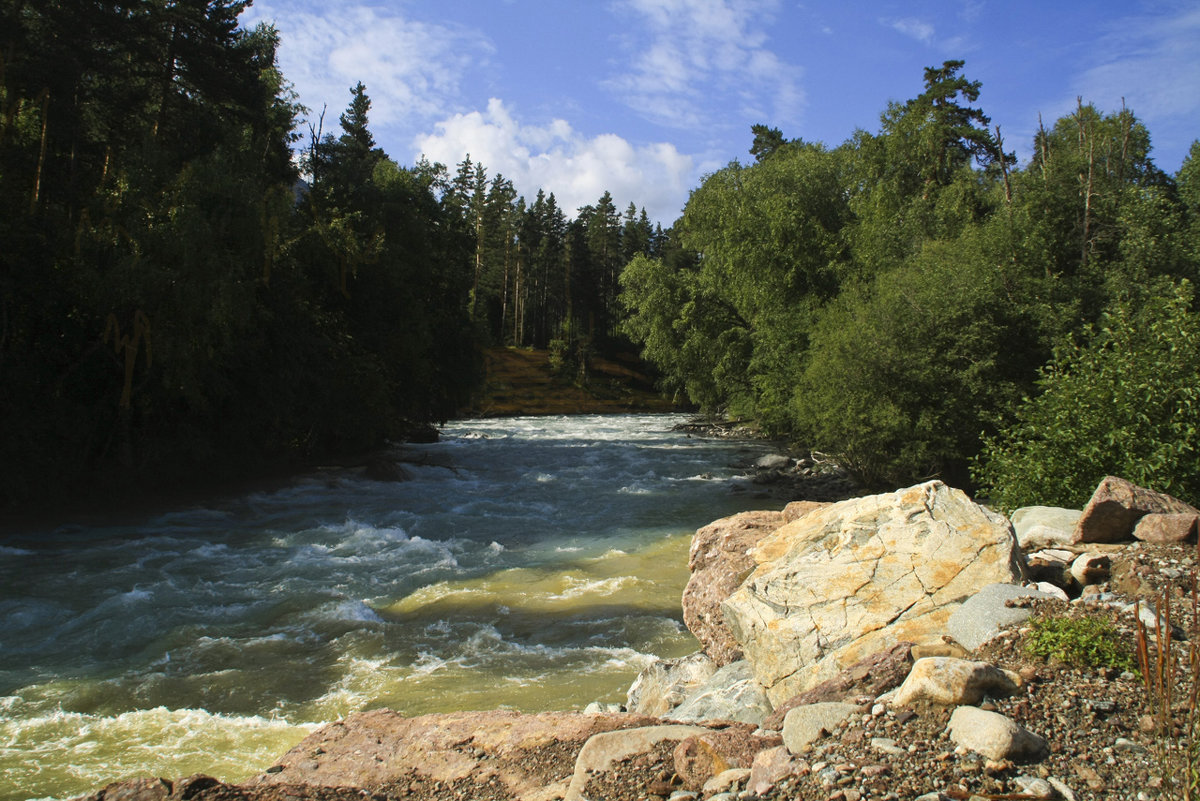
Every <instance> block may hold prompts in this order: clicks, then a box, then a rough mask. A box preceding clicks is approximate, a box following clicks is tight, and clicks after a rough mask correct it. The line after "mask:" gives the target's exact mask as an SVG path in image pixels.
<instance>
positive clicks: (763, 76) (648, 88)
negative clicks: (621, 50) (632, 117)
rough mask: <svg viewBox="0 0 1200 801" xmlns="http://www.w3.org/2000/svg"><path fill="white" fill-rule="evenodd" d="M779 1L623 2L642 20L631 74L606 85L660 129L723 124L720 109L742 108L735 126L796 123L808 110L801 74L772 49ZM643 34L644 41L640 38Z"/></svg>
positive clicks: (637, 23) (633, 28)
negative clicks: (770, 31)
mask: <svg viewBox="0 0 1200 801" xmlns="http://www.w3.org/2000/svg"><path fill="white" fill-rule="evenodd" d="M778 6H779V3H778V0H617V2H616V7H617V8H618V9H622V10H625V11H627V12H631V13H632V14H633V15H635V16H636V17H638V18H639V19H636V20H634V21H632V22H631V23H629V24H627V25H626V30H627V31H629V32H632V34H631V38H630V40H629V44H628V47H629V48H630V51H631V52H632V54H633V58H632V63H631V65H630V67H629V69H627V70H625V71H624V72H622V73H621V74H619V75H616V76H614V77H612V78H610V79H609V80H607V81H605V82H604V86H605V87H606V88H607V89H608V90H610V91H611V92H612V93H613V94H614V95H616V96H617V97H618V98H619V99H620V100H621V101H622V102H624V103H625V104H626V105H628V106H630V107H631V108H633V109H634V110H636V111H638V112H639V113H640V114H642V115H643V116H644V117H646V118H647V119H649V120H651V121H652V122H655V123H658V124H661V125H667V126H672V127H679V128H695V127H698V126H701V125H708V126H712V125H720V124H722V123H723V122H724V121H722V120H719V119H714V114H715V112H714V109H715V108H719V107H720V106H721V105H722V101H726V102H728V101H732V102H733V104H734V105H735V109H734V113H735V115H736V116H737V119H736V121H734V120H730V121H729V122H731V123H732V124H734V125H737V126H745V125H749V124H750V123H754V122H769V123H771V124H785V125H786V124H788V123H794V122H796V121H797V120H798V115H799V114H800V112H801V110H802V109H803V106H804V92H803V89H802V88H801V86H800V77H801V70H800V69H799V68H798V67H795V66H793V65H790V64H787V63H785V62H784V61H783V60H782V59H780V58H779V57H778V56H777V55H776V54H775V53H774V52H772V51H771V50H770V49H769V48H768V47H767V40H768V36H767V30H768V27H769V25H770V23H771V22H772V20H773V18H774V15H775V12H776V11H777V9H778ZM638 32H643V33H644V35H643V36H641V37H639V36H637V33H638Z"/></svg>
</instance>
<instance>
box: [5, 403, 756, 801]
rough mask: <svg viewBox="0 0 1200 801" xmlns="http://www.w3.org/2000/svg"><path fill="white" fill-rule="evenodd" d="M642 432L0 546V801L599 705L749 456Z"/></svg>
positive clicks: (660, 431) (617, 425)
mask: <svg viewBox="0 0 1200 801" xmlns="http://www.w3.org/2000/svg"><path fill="white" fill-rule="evenodd" d="M679 420H680V418H678V417H672V416H662V415H641V416H636V415H635V416H605V417H591V416H582V417H557V418H533V417H526V418H512V419H502V420H490V421H464V422H458V423H454V424H452V425H449V426H447V427H446V428H445V429H444V430H443V438H442V441H441V442H438V443H434V444H430V445H419V446H407V447H406V453H407V454H408V457H409V458H410V459H416V460H418V461H424V462H425V464H422V465H413V464H408V465H406V469H407V470H408V472H409V473H410V474H411V480H409V481H405V482H401V483H382V482H376V481H370V480H367V479H365V478H361V477H358V476H356V475H354V474H351V473H345V472H343V473H330V474H324V475H321V476H316V477H312V478H309V479H305V480H302V481H299V482H296V483H295V484H294V485H293V486H291V487H289V488H287V489H284V490H280V491H276V492H271V493H259V494H254V495H250V496H248V497H244V498H240V499H237V500H235V501H225V502H222V503H220V504H216V505H212V506H202V507H197V508H190V509H185V510H180V511H177V512H172V513H170V514H166V515H163V516H160V517H158V518H156V519H153V520H150V521H147V522H144V523H140V524H138V525H122V526H111V527H104V528H89V529H81V528H66V529H60V530H58V531H54V532H51V533H49V534H47V533H34V532H30V533H29V534H28V536H18V537H16V538H12V539H9V540H7V541H5V542H4V543H3V544H0V576H3V580H2V582H0V801H16V800H17V799H28V798H40V797H67V796H71V795H74V794H78V793H83V792H86V791H90V790H93V789H95V788H96V787H97V786H99V785H100V784H102V783H103V782H104V781H106V780H109V779H113V778H119V777H123V776H128V775H131V774H152V775H160V776H184V775H188V774H191V773H195V772H203V773H208V774H210V775H215V776H218V777H220V778H223V779H226V780H240V779H243V778H245V777H247V776H249V775H252V774H254V773H257V772H260V771H261V770H263V769H264V768H265V767H267V766H268V765H269V764H270V763H271V762H273V761H274V759H275V758H277V757H278V756H279V755H281V754H282V753H283V752H284V751H285V750H287V749H288V748H290V747H291V746H292V745H294V744H295V743H296V742H297V741H299V740H300V738H301V737H303V736H304V735H305V734H306V733H307V732H309V731H311V730H312V729H313V728H314V727H315V726H316V725H318V724H319V723H321V722H324V721H328V720H333V719H336V718H339V717H342V716H345V715H347V714H349V713H351V712H355V711H358V710H362V709H368V708H373V707H379V706H387V707H390V708H393V709H396V710H398V711H400V712H402V713H405V714H422V713H427V712H437V711H450V710H459V709H483V708H494V707H499V706H506V707H512V708H516V709H522V710H525V711H543V710H549V709H570V708H577V707H582V706H584V705H586V704H587V703H589V702H590V701H593V700H602V701H620V700H622V698H623V694H624V691H625V689H626V688H627V687H628V685H629V682H630V681H631V679H632V678H633V677H634V676H635V675H636V673H637V671H638V670H640V669H641V668H642V667H643V666H644V665H645V664H647V662H648V661H649V660H650V659H652V658H653V657H654V656H656V655H657V656H676V655H680V654H683V653H686V652H688V651H691V650H693V649H694V648H695V640H694V639H692V637H691V635H690V634H689V633H688V632H687V630H686V629H684V628H683V626H682V624H681V623H680V612H679V597H680V593H681V591H682V589H683V585H684V584H685V582H686V580H687V550H688V544H689V542H690V535H691V533H692V532H693V531H694V530H695V529H696V528H697V527H698V526H700V525H703V524H705V523H707V522H709V521H710V520H712V519H715V518H717V517H720V516H723V515H726V514H730V513H732V512H734V511H739V510H742V509H747V508H753V507H755V506H760V507H761V506H765V505H778V503H777V502H775V503H773V502H771V501H762V500H754V499H753V493H752V492H750V491H748V487H747V485H746V483H745V479H744V478H742V477H739V473H740V472H741V471H740V470H739V469H738V468H737V467H736V465H738V464H745V463H746V462H747V461H748V460H749V459H752V458H753V457H755V456H757V455H759V454H760V453H762V446H760V445H757V444H755V443H745V442H738V443H734V442H722V441H712V440H703V439H697V438H689V437H687V436H686V435H685V434H681V433H677V432H674V431H672V430H671V427H672V425H673V424H675V423H677V422H679Z"/></svg>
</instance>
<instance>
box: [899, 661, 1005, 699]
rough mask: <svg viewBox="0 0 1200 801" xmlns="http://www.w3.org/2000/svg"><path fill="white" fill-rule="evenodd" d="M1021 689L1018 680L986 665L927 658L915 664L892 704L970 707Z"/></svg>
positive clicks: (984, 663)
mask: <svg viewBox="0 0 1200 801" xmlns="http://www.w3.org/2000/svg"><path fill="white" fill-rule="evenodd" d="M1020 686H1021V678H1020V676H1018V675H1016V674H1015V673H1009V672H1006V671H1003V670H1001V669H1000V668H998V667H996V666H995V665H991V664H989V663H987V662H970V661H967V660H966V659H953V658H950V657H930V658H927V659H918V660H917V662H916V664H914V665H913V669H912V671H911V672H910V673H909V674H908V678H906V679H905V680H904V683H903V684H901V685H900V689H899V690H897V691H896V697H895V698H894V699H893V700H892V703H893V704H895V705H896V706H911V705H912V704H914V703H916V702H918V701H927V702H929V703H933V704H940V705H941V706H955V705H958V704H972V705H973V704H978V703H979V702H980V701H982V700H983V699H984V697H991V698H1002V697H1005V696H1009V695H1012V694H1013V693H1014V692H1016V691H1017V690H1018V689H1020Z"/></svg>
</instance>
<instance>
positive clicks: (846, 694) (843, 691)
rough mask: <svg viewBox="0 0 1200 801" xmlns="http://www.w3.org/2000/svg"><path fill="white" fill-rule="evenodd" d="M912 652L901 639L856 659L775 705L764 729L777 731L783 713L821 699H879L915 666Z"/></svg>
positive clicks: (781, 723) (781, 721) (909, 644)
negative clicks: (821, 680)
mask: <svg viewBox="0 0 1200 801" xmlns="http://www.w3.org/2000/svg"><path fill="white" fill-rule="evenodd" d="M912 651H913V649H912V643H907V642H902V643H899V644H897V645H894V646H892V647H891V648H888V649H886V650H884V651H878V652H876V653H873V654H871V655H870V656H868V657H866V658H865V659H861V660H859V661H858V662H855V663H854V664H853V665H851V666H850V667H848V668H846V669H845V670H843V671H842V672H841V673H839V674H838V675H836V676H834V677H833V678H831V679H827V680H826V681H823V682H821V683H820V684H818V685H817V686H816V687H813V688H812V689H811V690H806V691H805V692H802V693H800V694H799V695H796V696H793V697H791V698H789V699H788V700H787V701H785V702H783V703H782V704H779V705H778V706H776V707H775V711H774V712H772V713H771V714H770V715H768V716H767V718H766V720H764V721H763V723H762V726H763V728H764V729H775V730H778V729H779V728H780V727H781V726H783V718H784V716H785V715H787V713H788V712H789V711H791V710H792V709H795V708H796V707H798V706H804V705H806V704H816V703H820V702H821V701H846V700H848V699H851V698H856V697H861V696H867V697H870V698H877V697H879V696H880V695H882V694H883V693H885V692H887V691H888V690H890V689H892V688H894V687H899V686H900V684H901V682H903V681H904V678H905V677H906V676H908V671H909V670H911V669H912V665H913V656H912Z"/></svg>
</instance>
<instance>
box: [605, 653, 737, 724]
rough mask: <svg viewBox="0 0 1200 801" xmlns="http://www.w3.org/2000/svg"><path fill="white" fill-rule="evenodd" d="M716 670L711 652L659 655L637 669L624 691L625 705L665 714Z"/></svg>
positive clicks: (633, 709)
mask: <svg viewBox="0 0 1200 801" xmlns="http://www.w3.org/2000/svg"><path fill="white" fill-rule="evenodd" d="M716 672H717V666H716V665H715V664H714V663H713V661H712V660H711V659H709V657H708V655H707V654H705V653H703V652H701V651H697V652H695V653H693V654H688V655H687V656H681V657H679V658H678V659H657V660H655V661H654V662H651V663H650V664H649V665H647V666H646V667H644V668H642V671H641V672H640V673H638V675H637V678H636V679H634V680H633V684H631V685H630V686H629V690H628V691H627V692H626V694H625V709H627V710H628V711H629V712H632V713H634V714H638V715H653V716H655V717H663V716H664V715H666V714H667V713H668V712H670V711H671V710H672V709H674V708H675V707H677V706H679V705H680V704H682V703H683V702H684V700H685V699H686V698H687V697H688V696H689V695H691V694H692V693H693V692H695V691H696V690H697V689H699V688H700V687H702V686H704V683H705V682H706V681H708V680H709V679H711V678H712V677H713V674H715V673H716Z"/></svg>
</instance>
